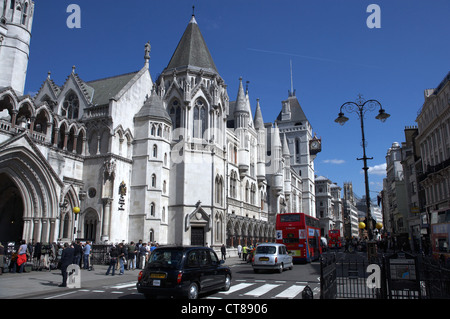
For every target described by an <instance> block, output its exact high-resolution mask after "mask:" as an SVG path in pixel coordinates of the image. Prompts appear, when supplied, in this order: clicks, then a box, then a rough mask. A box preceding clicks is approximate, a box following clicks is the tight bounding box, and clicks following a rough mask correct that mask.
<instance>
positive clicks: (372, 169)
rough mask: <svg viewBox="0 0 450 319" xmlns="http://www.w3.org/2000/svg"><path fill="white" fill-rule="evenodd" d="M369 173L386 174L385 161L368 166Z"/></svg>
mask: <svg viewBox="0 0 450 319" xmlns="http://www.w3.org/2000/svg"><path fill="white" fill-rule="evenodd" d="M369 174H372V175H384V176H385V175H386V163H384V164H380V165H375V166H369Z"/></svg>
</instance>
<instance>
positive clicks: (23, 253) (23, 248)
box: [17, 240, 28, 273]
mask: <svg viewBox="0 0 450 319" xmlns="http://www.w3.org/2000/svg"><path fill="white" fill-rule="evenodd" d="M27 251H28V246H27V244H26V242H25V240H21V241H20V247H19V250H18V251H17V266H19V273H22V272H23V268H24V267H25V263H26V262H27Z"/></svg>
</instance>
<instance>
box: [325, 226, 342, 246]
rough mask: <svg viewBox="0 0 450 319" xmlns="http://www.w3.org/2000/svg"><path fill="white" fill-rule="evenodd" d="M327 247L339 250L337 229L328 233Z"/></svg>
mask: <svg viewBox="0 0 450 319" xmlns="http://www.w3.org/2000/svg"><path fill="white" fill-rule="evenodd" d="M328 247H329V248H341V247H342V242H341V231H340V230H339V229H331V230H329V231H328Z"/></svg>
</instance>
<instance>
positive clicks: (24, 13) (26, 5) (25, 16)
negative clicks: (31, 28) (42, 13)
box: [22, 3, 28, 25]
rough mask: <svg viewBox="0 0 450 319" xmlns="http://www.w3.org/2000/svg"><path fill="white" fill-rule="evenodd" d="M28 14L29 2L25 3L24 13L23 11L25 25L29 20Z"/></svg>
mask: <svg viewBox="0 0 450 319" xmlns="http://www.w3.org/2000/svg"><path fill="white" fill-rule="evenodd" d="M27 15H28V3H25V6H24V7H23V13H22V24H23V25H25V24H26V22H27Z"/></svg>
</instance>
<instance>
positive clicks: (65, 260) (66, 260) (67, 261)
mask: <svg viewBox="0 0 450 319" xmlns="http://www.w3.org/2000/svg"><path fill="white" fill-rule="evenodd" d="M74 255H75V249H74V248H73V247H70V246H69V244H68V243H65V244H64V249H63V251H62V254H61V275H62V277H63V279H62V283H61V284H60V285H59V286H58V287H67V267H69V265H71V264H72V263H73V257H74Z"/></svg>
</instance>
